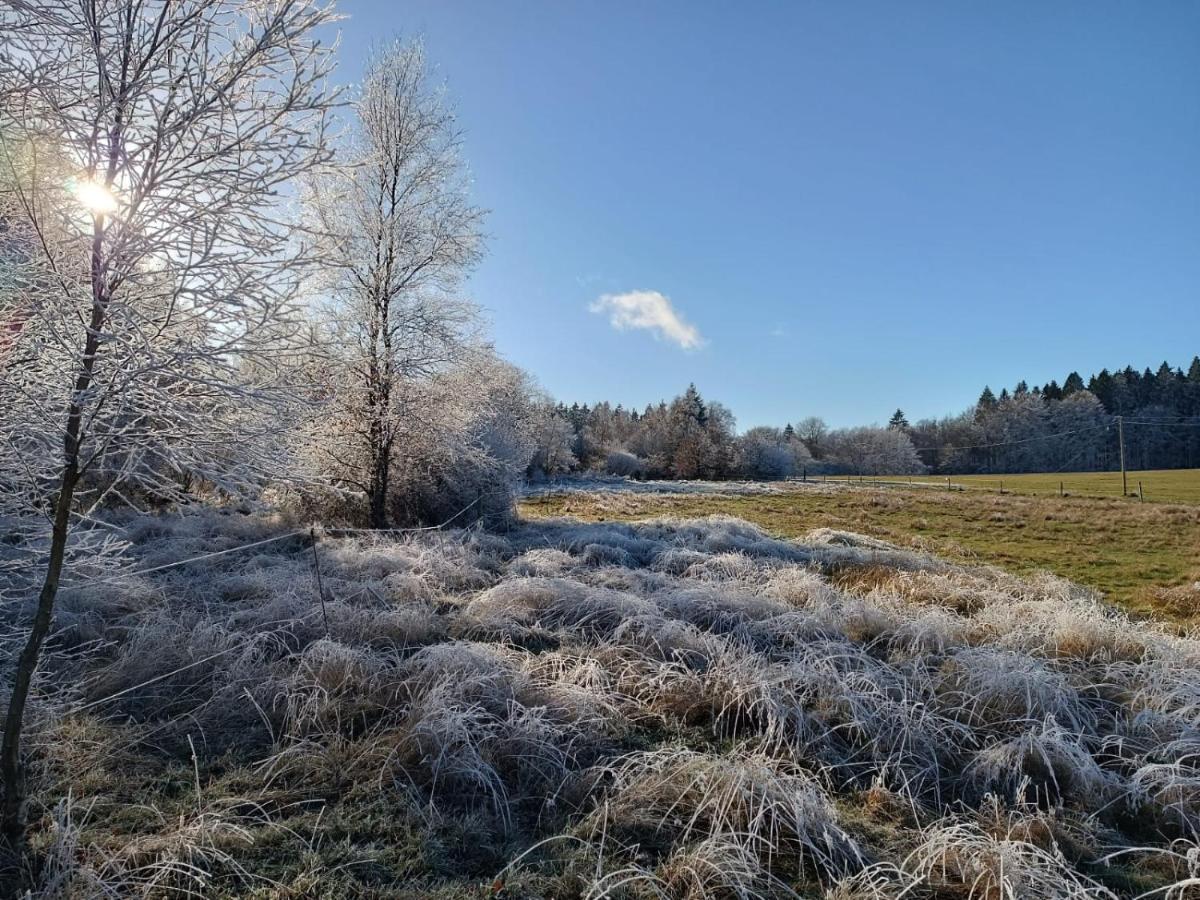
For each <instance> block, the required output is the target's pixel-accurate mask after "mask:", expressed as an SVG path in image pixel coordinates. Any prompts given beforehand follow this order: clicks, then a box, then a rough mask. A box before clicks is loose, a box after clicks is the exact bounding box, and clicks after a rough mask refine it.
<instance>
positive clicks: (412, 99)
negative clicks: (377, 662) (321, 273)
mask: <svg viewBox="0 0 1200 900" xmlns="http://www.w3.org/2000/svg"><path fill="white" fill-rule="evenodd" d="M354 109H355V112H356V114H357V116H356V121H355V123H354V125H353V126H352V129H351V134H350V135H349V136H348V140H347V146H346V148H345V153H344V163H343V164H342V165H341V166H339V167H338V168H337V169H336V170H335V171H333V172H332V173H327V174H326V175H324V176H323V177H321V178H318V179H315V180H314V183H313V190H312V198H311V199H312V204H311V205H312V209H313V210H314V214H315V215H314V218H315V219H316V221H318V222H319V223H320V226H321V229H322V231H323V233H324V236H325V241H326V245H327V248H328V249H327V253H326V254H325V257H326V259H327V260H328V266H329V268H328V275H329V279H328V282H327V284H326V288H327V292H328V297H329V305H328V308H327V310H326V312H327V316H326V320H327V322H328V326H329V330H330V338H331V345H332V351H333V355H334V356H335V358H336V359H337V360H338V361H339V362H340V364H341V365H340V370H339V372H338V373H337V375H336V376H335V377H334V379H333V383H332V385H331V386H330V388H331V390H330V397H329V403H328V406H327V408H326V409H325V410H323V411H322V414H321V421H320V423H319V425H320V429H319V430H320V434H319V435H318V436H317V437H316V438H315V440H314V441H313V448H314V453H315V455H316V456H317V464H318V467H319V468H320V470H321V471H322V472H324V473H327V475H328V476H329V477H330V478H331V479H332V481H333V482H334V483H335V484H336V485H337V486H338V487H341V488H343V489H348V490H350V491H352V492H354V493H356V494H359V495H361V496H364V497H365V498H366V502H367V510H368V518H369V521H370V524H371V526H372V527H375V528H385V527H387V526H388V525H389V522H390V513H389V509H388V497H389V493H390V491H391V489H392V486H393V478H394V477H395V473H396V471H397V470H398V469H399V468H402V467H403V465H404V464H398V462H397V456H398V454H400V453H402V452H403V449H404V441H403V440H402V437H403V435H404V434H406V433H408V434H413V433H414V431H415V430H416V429H427V430H429V431H431V432H437V431H438V430H439V429H440V426H441V425H442V424H443V423H441V422H439V421H437V418H438V417H439V416H440V415H441V413H440V412H438V410H439V409H440V407H439V405H438V403H437V400H436V398H437V397H439V396H441V395H442V386H441V383H440V382H439V379H443V378H444V376H445V375H446V374H447V373H448V372H450V371H452V370H454V369H455V367H456V366H458V365H459V364H460V363H461V361H462V360H463V358H464V357H465V356H466V355H467V354H468V353H469V352H470V348H471V347H472V346H473V344H475V343H476V340H477V329H476V327H475V326H476V316H477V313H476V308H475V307H474V305H473V304H470V303H468V302H466V301H464V300H462V299H461V298H460V297H459V296H458V294H457V291H458V289H459V288H460V286H461V283H462V279H463V277H464V275H465V274H466V273H467V272H468V271H469V270H470V268H471V266H473V265H474V264H475V262H476V261H477V260H478V259H479V256H480V253H481V249H482V235H481V232H480V228H481V225H482V220H483V211H482V210H480V209H479V208H477V207H475V206H473V205H472V204H471V202H470V200H469V196H468V190H467V187H468V185H467V177H466V171H465V168H464V166H463V164H462V162H461V159H460V156H459V149H460V143H461V139H460V134H459V131H458V128H457V125H456V122H455V117H454V112H453V110H452V109H451V107H450V106H449V105H448V103H447V100H446V96H445V92H444V91H443V90H441V89H440V88H438V87H436V86H435V85H433V84H432V83H431V78H430V73H429V70H428V67H427V64H426V60H425V53H424V49H423V48H422V46H421V44H420V43H412V44H407V45H404V44H399V43H397V44H392V45H390V46H388V47H387V48H385V49H384V50H382V51H381V52H379V53H378V54H377V55H376V56H374V57H373V58H372V59H371V61H370V62H369V63H368V66H367V71H366V75H365V76H364V79H363V82H362V86H361V90H360V92H359V95H358V97H357V98H356V100H355V103H354ZM423 418H425V419H427V421H422V420H423Z"/></svg>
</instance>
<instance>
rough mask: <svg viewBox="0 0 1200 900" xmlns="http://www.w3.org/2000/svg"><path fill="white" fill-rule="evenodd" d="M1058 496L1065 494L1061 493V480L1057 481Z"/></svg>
mask: <svg viewBox="0 0 1200 900" xmlns="http://www.w3.org/2000/svg"><path fill="white" fill-rule="evenodd" d="M1058 496H1060V497H1062V496H1065V495H1064V494H1063V483H1062V482H1061V481H1060V482H1059V483H1058Z"/></svg>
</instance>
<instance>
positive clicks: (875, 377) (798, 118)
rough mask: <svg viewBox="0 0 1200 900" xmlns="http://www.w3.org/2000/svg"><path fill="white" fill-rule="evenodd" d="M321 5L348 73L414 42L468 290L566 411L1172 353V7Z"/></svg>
mask: <svg viewBox="0 0 1200 900" xmlns="http://www.w3.org/2000/svg"><path fill="white" fill-rule="evenodd" d="M339 8H340V10H341V11H342V12H343V13H345V14H347V15H348V19H347V20H346V21H345V22H344V23H343V24H342V40H343V48H342V63H341V66H342V70H341V77H342V78H343V79H345V80H347V81H349V80H353V79H355V78H357V76H358V74H359V72H360V71H361V64H362V59H363V56H364V55H365V52H366V50H367V49H368V48H369V47H370V46H371V44H372V43H373V42H377V41H379V40H381V39H386V38H388V37H389V36H393V35H394V36H402V37H411V36H415V35H420V36H423V37H424V39H425V43H426V47H427V50H428V53H429V56H430V58H431V59H432V60H433V61H434V62H436V64H437V66H438V70H439V74H440V76H441V77H442V78H443V79H444V80H445V82H446V84H447V86H448V87H449V89H450V91H451V93H452V94H453V96H454V98H455V100H456V102H457V106H458V110H459V114H460V120H461V124H462V126H463V128H464V129H465V131H466V143H465V150H466V156H467V158H468V160H469V161H470V165H471V169H472V172H473V176H474V181H475V197H476V200H477V202H479V203H480V204H482V205H484V206H486V207H488V208H490V209H491V210H492V213H491V215H490V218H489V221H488V231H489V233H490V235H491V240H490V245H489V246H490V251H489V254H488V257H487V259H486V261H485V262H484V263H483V264H482V265H481V266H480V267H479V269H478V271H477V272H476V274H475V275H474V277H473V278H472V280H471V282H470V285H469V290H470V293H471V295H472V296H473V297H474V299H476V300H477V301H478V302H480V303H481V304H482V305H483V306H484V307H485V308H486V309H487V311H488V313H489V315H490V317H491V319H492V322H493V326H494V335H495V341H496V344H497V347H498V348H499V349H500V351H501V352H502V353H504V355H505V356H507V357H508V358H509V359H511V360H512V361H514V362H516V363H517V364H519V365H521V366H523V367H525V368H527V369H529V370H530V371H531V372H532V373H533V374H534V375H535V376H536V377H537V378H538V379H539V381H540V382H541V383H542V385H543V386H544V387H545V388H546V389H547V390H549V391H550V392H551V393H553V394H554V395H555V396H556V397H558V398H560V399H563V400H565V401H566V402H568V403H570V402H571V401H575V400H578V401H581V402H583V401H587V402H592V401H595V400H598V399H609V400H612V401H613V402H614V403H615V402H618V401H620V402H624V403H625V404H626V405H627V406H628V405H631V404H632V405H638V406H641V405H644V404H645V403H647V402H649V401H657V400H659V399H662V398H670V397H671V396H672V395H674V394H676V393H679V392H680V391H681V390H682V389H683V388H684V387H685V386H686V385H687V383H688V382H689V381H695V382H696V384H697V385H698V386H699V388H700V390H701V392H702V393H704V394H705V395H706V396H710V397H712V398H713V399H718V400H721V401H723V402H725V403H726V404H727V405H729V406H730V407H732V409H733V410H734V412H735V413H736V414H737V417H738V424H739V427H742V428H745V427H750V426H753V425H756V424H782V423H783V422H785V421H788V420H793V421H794V420H796V419H799V418H801V417H803V416H806V415H820V416H823V417H824V418H825V419H826V420H827V421H828V422H829V423H830V424H831V425H846V424H859V423H867V422H873V421H885V420H886V419H887V417H888V415H889V414H890V413H891V412H892V410H894V409H895V408H896V407H897V406H900V407H903V408H904V410H905V411H906V412H907V413H908V415H909V418H910V419H913V420H915V419H916V418H920V417H924V416H930V415H940V414H943V413H949V412H954V411H958V410H960V409H962V408H963V407H965V406H966V405H967V404H969V403H971V402H973V401H974V399H975V398H976V397H977V396H978V393H979V390H980V389H981V388H982V386H983V385H984V384H985V383H988V384H991V385H992V387H993V388H995V389H997V390H998V389H999V387H1001V386H1003V385H1011V384H1013V383H1015V382H1016V381H1018V380H1019V379H1022V378H1024V379H1026V380H1028V381H1029V382H1030V383H1031V384H1032V383H1041V382H1044V381H1047V380H1049V379H1051V378H1057V379H1058V380H1060V381H1061V380H1062V378H1063V376H1064V375H1065V374H1066V373H1067V371H1069V370H1070V369H1072V368H1078V369H1079V370H1080V371H1081V372H1083V374H1084V377H1085V378H1086V377H1087V375H1088V374H1089V373H1090V372H1091V371H1093V370H1095V369H1099V368H1101V367H1103V366H1110V367H1112V366H1119V365H1124V364H1125V363H1127V362H1131V363H1133V364H1135V365H1139V366H1145V365H1150V366H1152V367H1156V366H1157V364H1158V363H1159V362H1161V361H1162V360H1163V359H1164V358H1165V359H1167V360H1169V361H1170V362H1171V363H1172V364H1182V365H1184V366H1186V364H1187V363H1188V361H1190V360H1191V358H1192V356H1193V355H1194V354H1196V353H1198V352H1200V3H1198V2H1194V0H1185V2H1170V0H1155V2H1153V3H1140V2H1128V3H1109V2H1092V0H1089V2H1044V0H1036V2H1033V0H1030V2H1005V3H959V2H945V3H923V2H916V3H894V2H877V3H865V2H842V0H828V2H823V3H806V2H779V3H732V2H729V3H716V2H699V0H693V2H680V3H669V2H660V0H654V2H620V0H604V2H572V0H554V2H536V0H520V2H499V0H481V2H463V0H413V2H409V0H398V2H383V0H343V2H342V3H341V4H340V6H339ZM603 298H606V299H603ZM663 298H666V299H665V300H664V299H663ZM614 323H616V324H617V325H622V324H623V325H624V326H625V327H624V328H617V327H614ZM639 325H640V326H653V327H639Z"/></svg>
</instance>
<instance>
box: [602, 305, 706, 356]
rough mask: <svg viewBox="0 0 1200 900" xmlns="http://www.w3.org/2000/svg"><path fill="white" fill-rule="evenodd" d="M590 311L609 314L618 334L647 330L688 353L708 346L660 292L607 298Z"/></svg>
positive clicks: (610, 321) (694, 328)
mask: <svg viewBox="0 0 1200 900" xmlns="http://www.w3.org/2000/svg"><path fill="white" fill-rule="evenodd" d="M588 309H590V310H591V311H592V312H594V313H606V314H607V315H608V321H609V324H610V325H612V327H613V328H616V329H617V330H618V331H626V330H628V329H630V328H644V329H645V330H647V331H649V332H650V333H652V334H653V335H654V336H655V337H656V338H665V339H666V340H668V341H671V342H672V343H675V344H678V345H679V346H680V347H682V348H683V349H684V350H696V349H698V348H700V347H703V346H704V345H705V344H706V343H708V342H707V341H705V340H704V338H703V337H701V336H700V332H699V331H698V330H697V329H696V326H695V325H693V324H692V323H691V322H688V321H687V320H686V319H684V318H683V316H681V315H680V314H679V312H678V311H677V310H676V309H675V307H673V306H672V305H671V301H670V300H669V299H668V298H667V297H665V296H664V295H663V294H660V293H659V292H658V291H629V292H628V293H625V294H604V295H602V296H601V297H600V299H598V300H596V301H595V302H594V303H592V304H590V305H589V306H588Z"/></svg>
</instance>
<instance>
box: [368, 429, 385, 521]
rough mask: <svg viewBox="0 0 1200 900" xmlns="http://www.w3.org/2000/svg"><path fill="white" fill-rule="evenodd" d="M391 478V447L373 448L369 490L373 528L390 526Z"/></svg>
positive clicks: (369, 505) (369, 509)
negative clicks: (389, 490) (388, 503)
mask: <svg viewBox="0 0 1200 900" xmlns="http://www.w3.org/2000/svg"><path fill="white" fill-rule="evenodd" d="M390 480H391V449H390V448H389V447H387V446H375V447H372V448H371V489H370V491H369V496H368V498H367V501H368V514H369V517H370V523H371V527H372V528H388V527H389V526H390V524H391V522H390V520H389V517H388V508H387V498H388V487H389V482H390Z"/></svg>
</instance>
